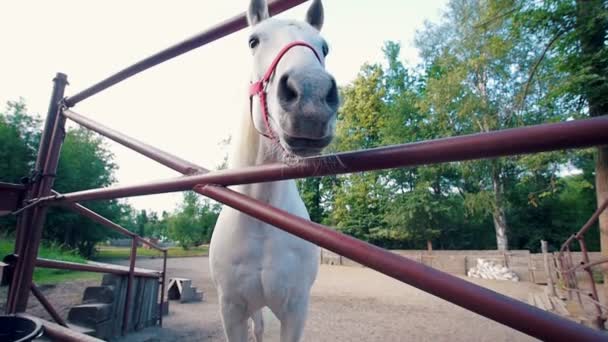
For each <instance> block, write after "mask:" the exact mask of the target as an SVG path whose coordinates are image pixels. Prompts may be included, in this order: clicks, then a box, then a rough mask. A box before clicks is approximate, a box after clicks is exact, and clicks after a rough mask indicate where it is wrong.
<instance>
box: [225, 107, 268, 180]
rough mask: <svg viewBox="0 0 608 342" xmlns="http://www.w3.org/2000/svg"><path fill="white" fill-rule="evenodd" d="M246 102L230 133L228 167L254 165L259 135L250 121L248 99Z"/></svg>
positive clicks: (258, 145)
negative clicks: (232, 131) (233, 129)
mask: <svg viewBox="0 0 608 342" xmlns="http://www.w3.org/2000/svg"><path fill="white" fill-rule="evenodd" d="M246 102H247V105H246V106H243V110H242V111H241V114H240V117H239V118H238V124H237V125H236V127H235V131H234V133H233V135H232V144H231V145H232V146H231V151H230V154H229V155H228V167H229V168H230V169H233V168H239V167H244V166H251V165H255V163H256V157H257V153H258V150H259V147H260V143H261V141H260V135H259V134H258V132H257V131H256V130H255V127H253V122H252V121H251V120H252V118H251V113H250V112H249V110H250V107H249V101H246Z"/></svg>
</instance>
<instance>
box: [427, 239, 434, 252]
mask: <svg viewBox="0 0 608 342" xmlns="http://www.w3.org/2000/svg"><path fill="white" fill-rule="evenodd" d="M426 250H427V251H429V252H432V251H433V241H431V240H426Z"/></svg>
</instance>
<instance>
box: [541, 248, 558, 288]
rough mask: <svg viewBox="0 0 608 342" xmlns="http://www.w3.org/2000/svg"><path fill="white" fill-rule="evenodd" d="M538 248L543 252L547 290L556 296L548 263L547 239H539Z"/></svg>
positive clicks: (551, 271)
mask: <svg viewBox="0 0 608 342" xmlns="http://www.w3.org/2000/svg"><path fill="white" fill-rule="evenodd" d="M540 249H541V250H542V252H543V262H544V264H545V271H546V272H547V286H549V290H550V291H551V295H552V296H554V297H557V293H556V292H555V284H554V283H553V269H552V268H551V265H550V264H549V252H548V250H549V248H548V246H547V241H545V240H541V241H540Z"/></svg>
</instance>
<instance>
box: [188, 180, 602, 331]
mask: <svg viewBox="0 0 608 342" xmlns="http://www.w3.org/2000/svg"><path fill="white" fill-rule="evenodd" d="M195 191H197V192H198V193H200V194H202V195H205V196H207V197H210V198H212V199H214V200H216V201H218V202H221V203H224V204H226V205H228V206H230V207H233V208H235V209H237V210H240V211H242V212H244V213H246V214H248V215H250V216H253V217H255V218H257V219H259V220H262V221H264V222H266V223H269V224H271V225H273V226H275V227H277V228H279V229H282V230H284V231H286V232H288V233H291V234H293V235H296V236H298V237H300V238H302V239H305V240H307V241H310V242H312V243H314V244H317V245H319V246H321V247H324V248H327V249H329V250H331V251H333V252H335V253H337V254H339V255H342V256H345V257H347V258H349V259H351V260H354V261H356V262H358V263H360V264H362V265H365V266H367V267H370V268H372V269H374V270H376V271H379V272H381V273H383V274H386V275H388V276H390V277H393V278H395V279H397V280H400V281H402V282H405V283H407V284H410V285H412V286H414V287H416V288H419V289H421V290H423V291H425V292H428V293H431V294H433V295H435V296H437V297H440V298H443V299H445V300H447V301H450V302H452V303H454V304H456V305H459V306H461V307H463V308H465V309H468V310H471V311H473V312H476V313H478V314H480V315H482V316H485V317H488V318H490V319H492V320H495V321H497V322H499V323H502V324H505V325H507V326H509V327H511V328H513V329H516V330H519V331H521V332H523V333H526V334H528V335H531V336H534V337H536V338H539V339H541V340H545V341H547V340H548V341H568V340H569V341H605V338H606V336H605V335H604V334H602V333H600V332H598V331H595V330H593V329H590V328H587V327H585V326H582V325H580V324H577V323H575V322H572V321H570V320H567V319H564V318H561V317H559V316H557V315H555V314H552V313H548V312H545V311H543V310H540V309H538V308H536V307H533V306H530V305H528V304H525V303H523V302H520V301H518V300H515V299H512V298H509V297H507V296H504V295H501V294H499V293H496V292H494V291H491V290H488V289H486V288H484V287H481V286H477V285H475V284H473V283H470V282H468V281H466V280H462V279H460V278H457V277H455V276H452V275H449V274H447V273H443V272H440V271H437V270H435V269H433V268H431V267H428V266H425V265H422V264H420V263H418V262H415V261H412V260H410V259H407V258H404V257H402V256H400V255H397V254H395V253H391V252H389V251H386V250H384V249H382V248H379V247H376V246H374V245H371V244H369V243H366V242H363V241H360V240H357V239H355V238H353V237H350V236H347V235H344V234H341V233H339V232H337V231H335V230H332V229H330V228H327V227H325V226H322V225H320V224H317V223H314V222H310V221H308V220H305V219H303V218H300V217H297V216H294V215H291V214H290V213H288V212H286V211H283V210H280V209H277V208H273V207H271V206H269V205H267V204H265V203H262V202H260V201H258V200H255V199H253V198H250V197H247V196H245V195H242V194H240V193H238V192H235V191H232V190H229V189H226V188H223V187H219V186H212V185H206V186H197V187H196V188H195Z"/></svg>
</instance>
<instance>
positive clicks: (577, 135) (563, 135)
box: [42, 117, 608, 202]
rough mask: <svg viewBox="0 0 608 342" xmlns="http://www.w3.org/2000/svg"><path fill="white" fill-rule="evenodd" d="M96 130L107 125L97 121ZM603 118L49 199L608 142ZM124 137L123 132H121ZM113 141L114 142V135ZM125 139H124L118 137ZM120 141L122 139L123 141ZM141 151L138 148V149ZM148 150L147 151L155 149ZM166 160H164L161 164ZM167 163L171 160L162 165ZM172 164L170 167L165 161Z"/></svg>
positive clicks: (265, 179) (100, 196) (90, 197)
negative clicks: (99, 124)
mask: <svg viewBox="0 0 608 342" xmlns="http://www.w3.org/2000/svg"><path fill="white" fill-rule="evenodd" d="M92 123H93V121H92V120H90V119H89V125H90V126H91V127H93V126H97V127H96V129H95V131H96V132H98V133H100V134H102V135H105V134H106V133H108V132H107V130H104V129H102V128H101V127H99V126H98V125H97V124H96V125H91V124H92ZM606 132H608V117H598V118H592V119H586V120H576V121H568V122H561V123H552V124H543V125H536V126H529V127H522V128H513V129H508V130H501V131H495V132H489V133H479V134H472V135H464V136H457V137H450V138H444V139H436V140H430V141H423V142H417V143H411V144H403V145H395V146H388V147H381V148H376V149H369V150H362V151H355V152H346V153H339V154H336V155H329V156H321V157H315V158H306V159H303V160H302V161H300V162H299V163H297V164H294V165H286V164H282V163H273V164H267V165H260V166H252V167H245V168H241V169H239V170H223V171H216V172H209V173H206V174H202V175H191V176H185V177H180V178H174V179H169V180H160V181H154V182H148V183H142V184H137V185H130V186H121V187H112V188H105V189H93V190H84V191H78V192H73V193H67V194H64V195H62V196H50V197H47V198H44V199H42V200H44V201H48V202H80V201H88V200H101V199H114V198H122V197H129V196H141V195H152V194H159V193H167V192H177V191H185V190H190V189H192V187H194V186H195V185H197V184H220V185H236V184H246V183H261V182H268V181H276V180H285V179H293V178H303V177H314V176H327V175H334V174H343V173H351V172H360V171H371V170H380V169H390V168H397V167H412V166H419V165H426V164H436V163H445V162H455V161H461V160H472V159H482V158H496V157H502V156H510V155H519V154H526V153H537V152H547V151H555V150H561V149H570V148H583V147H591V146H597V145H604V144H608V134H606ZM122 136H123V137H124V135H122ZM113 140H115V141H117V139H116V136H114V138H113ZM121 140H124V139H121ZM123 144H124V143H123ZM139 152H141V151H139ZM147 152H150V153H148V154H147V155H148V156H151V155H154V154H155V153H151V152H153V151H147ZM165 165H167V164H165ZM167 166H170V165H167ZM170 167H172V166H170Z"/></svg>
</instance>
